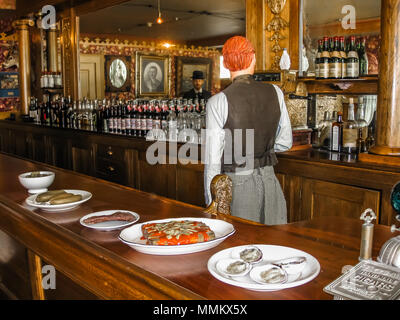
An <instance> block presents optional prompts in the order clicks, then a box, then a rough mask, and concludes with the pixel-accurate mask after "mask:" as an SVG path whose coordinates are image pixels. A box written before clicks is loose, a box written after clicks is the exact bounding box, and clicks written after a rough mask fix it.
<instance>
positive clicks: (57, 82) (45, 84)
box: [40, 71, 62, 89]
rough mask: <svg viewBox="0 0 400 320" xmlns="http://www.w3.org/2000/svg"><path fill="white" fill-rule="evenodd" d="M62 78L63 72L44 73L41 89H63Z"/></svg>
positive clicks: (41, 79) (41, 78)
mask: <svg viewBox="0 0 400 320" xmlns="http://www.w3.org/2000/svg"><path fill="white" fill-rule="evenodd" d="M61 87H62V76H61V72H48V71H44V72H42V75H41V76H40V88H42V89H45V88H61Z"/></svg>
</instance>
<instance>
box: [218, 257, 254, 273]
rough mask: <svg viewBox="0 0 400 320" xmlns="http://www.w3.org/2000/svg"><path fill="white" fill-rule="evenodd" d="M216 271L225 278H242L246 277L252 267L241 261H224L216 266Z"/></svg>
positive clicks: (220, 261)
mask: <svg viewBox="0 0 400 320" xmlns="http://www.w3.org/2000/svg"><path fill="white" fill-rule="evenodd" d="M215 267H216V269H217V270H218V271H219V272H220V273H221V274H222V275H225V276H229V277H241V276H244V275H246V274H247V273H248V272H249V271H250V269H251V265H250V264H249V263H247V262H245V261H243V260H240V259H222V260H219V261H218V262H217V264H216V266H215Z"/></svg>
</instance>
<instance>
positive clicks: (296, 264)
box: [271, 257, 307, 274]
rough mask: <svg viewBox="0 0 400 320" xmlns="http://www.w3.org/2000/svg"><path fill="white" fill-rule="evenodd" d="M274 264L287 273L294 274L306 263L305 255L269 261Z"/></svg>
mask: <svg viewBox="0 0 400 320" xmlns="http://www.w3.org/2000/svg"><path fill="white" fill-rule="evenodd" d="M271 264H272V265H274V266H277V267H280V268H282V269H283V270H285V271H286V272H287V273H288V274H296V273H299V272H301V271H302V270H303V269H304V267H305V266H306V264H307V259H306V257H292V258H286V259H282V260H278V261H274V262H273V263H271Z"/></svg>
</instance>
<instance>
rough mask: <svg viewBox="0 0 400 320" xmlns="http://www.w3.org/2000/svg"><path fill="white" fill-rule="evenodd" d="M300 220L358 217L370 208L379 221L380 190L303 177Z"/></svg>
mask: <svg viewBox="0 0 400 320" xmlns="http://www.w3.org/2000/svg"><path fill="white" fill-rule="evenodd" d="M301 193H302V194H301V199H302V208H301V218H302V220H307V219H313V218H316V217H321V216H340V217H347V218H355V219H360V216H361V214H362V213H363V211H364V210H365V209H368V208H371V209H372V210H374V212H375V213H376V214H377V216H378V219H377V221H379V199H380V192H378V191H375V190H370V189H364V188H357V187H352V186H347V185H342V184H337V183H331V182H325V181H319V180H311V179H303V186H302V191H301Z"/></svg>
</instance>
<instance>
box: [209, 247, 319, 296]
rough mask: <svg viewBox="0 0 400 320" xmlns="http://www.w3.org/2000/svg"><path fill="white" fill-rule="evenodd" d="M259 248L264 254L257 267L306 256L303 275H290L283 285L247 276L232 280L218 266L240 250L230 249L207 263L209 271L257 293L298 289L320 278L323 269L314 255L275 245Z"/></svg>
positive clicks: (221, 252)
mask: <svg viewBox="0 0 400 320" xmlns="http://www.w3.org/2000/svg"><path fill="white" fill-rule="evenodd" d="M247 246H249V245H244V246H240V247H243V248H245V247H247ZM255 246H257V247H258V248H259V249H260V250H261V251H262V252H263V261H262V262H261V263H259V264H257V267H258V266H259V265H263V264H267V263H268V262H273V261H276V260H281V259H285V258H290V257H295V256H304V257H306V258H307V264H306V266H305V267H304V269H303V270H302V272H301V273H299V274H296V275H289V277H288V281H287V282H285V283H283V284H260V283H257V282H255V281H254V280H252V279H251V278H250V276H249V274H247V275H246V276H244V277H235V278H230V277H227V276H224V275H223V274H221V273H219V272H218V270H217V268H216V264H217V262H218V261H219V260H221V259H228V258H230V257H231V254H232V250H234V249H236V248H238V247H235V248H228V249H225V250H222V251H220V252H217V253H216V254H214V255H213V256H212V257H211V258H210V259H209V260H208V263H207V267H208V271H209V272H210V273H211V274H212V275H213V276H214V277H215V278H217V279H218V280H220V281H222V282H225V283H228V284H230V285H233V286H237V287H241V288H246V289H250V290H255V291H275V290H281V289H286V288H292V287H297V286H300V285H303V284H305V283H307V282H309V281H311V280H313V279H314V278H315V277H317V276H318V274H319V272H320V270H321V267H320V265H319V262H318V260H317V259H315V258H314V257H313V256H312V255H310V254H308V253H306V252H304V251H301V250H298V249H294V248H289V247H282V246H273V245H263V244H257V245H255Z"/></svg>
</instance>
